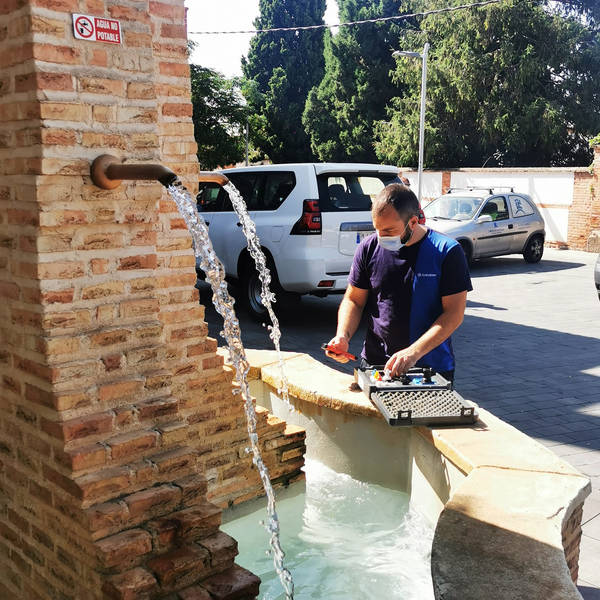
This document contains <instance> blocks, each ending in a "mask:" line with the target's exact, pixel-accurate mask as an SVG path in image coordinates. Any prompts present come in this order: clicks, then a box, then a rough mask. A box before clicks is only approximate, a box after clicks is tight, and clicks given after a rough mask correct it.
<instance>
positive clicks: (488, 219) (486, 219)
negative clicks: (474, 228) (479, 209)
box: [477, 215, 494, 223]
mask: <svg viewBox="0 0 600 600" xmlns="http://www.w3.org/2000/svg"><path fill="white" fill-rule="evenodd" d="M493 220H494V219H492V215H481V216H480V217H478V218H477V222H478V223H491V222H492V221H493Z"/></svg>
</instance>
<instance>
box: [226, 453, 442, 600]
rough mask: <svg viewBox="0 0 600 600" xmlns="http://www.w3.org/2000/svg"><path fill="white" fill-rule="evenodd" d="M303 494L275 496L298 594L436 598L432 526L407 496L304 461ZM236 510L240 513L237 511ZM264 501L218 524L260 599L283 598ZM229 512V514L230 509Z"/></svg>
mask: <svg viewBox="0 0 600 600" xmlns="http://www.w3.org/2000/svg"><path fill="white" fill-rule="evenodd" d="M305 469H306V494H302V493H300V494H296V495H292V494H287V496H291V497H284V498H278V500H277V512H278V514H279V518H280V520H281V522H283V523H285V528H284V529H282V531H281V538H282V546H283V547H284V548H285V552H286V565H287V567H288V568H289V569H290V571H291V572H292V573H293V575H294V585H295V597H296V598H297V599H298V600H302V599H304V598H314V599H318V600H325V599H327V600H331V599H340V600H341V599H345V600H354V599H356V600H369V599H374V600H375V599H376V600H379V599H381V600H396V599H398V600H400V599H401V600H430V599H431V600H433V591H432V584H431V575H430V552H431V541H432V538H433V527H432V526H431V525H430V524H429V523H428V522H427V521H426V520H425V519H424V518H423V517H421V516H420V515H419V514H417V513H416V512H414V511H412V510H410V509H409V506H408V502H409V498H408V495H407V494H405V493H403V492H398V491H394V490H390V489H387V488H383V487H381V486H378V485H373V484H369V483H364V482H361V481H357V480H356V479H352V477H350V476H349V475H344V474H340V473H336V472H335V471H333V470H331V469H329V468H328V467H326V466H324V465H322V464H321V463H319V462H317V461H315V460H307V461H306V467H305ZM232 514H235V511H233V513H232ZM264 514H265V511H264V508H261V509H258V510H256V511H255V512H252V513H250V514H248V515H246V516H244V517H241V518H238V519H235V520H233V521H230V522H229V523H226V524H225V525H223V526H222V527H221V529H222V530H223V531H226V532H227V533H228V534H229V535H231V536H233V537H234V538H235V539H236V540H237V541H238V546H239V550H240V554H239V556H238V557H237V559H236V562H237V563H238V564H239V565H241V566H243V567H245V568H246V569H249V570H250V571H252V572H253V573H255V574H256V575H258V576H259V577H260V578H261V580H262V584H261V587H260V594H259V598H261V599H263V600H280V599H282V598H284V595H283V593H282V591H281V585H280V584H279V581H278V579H277V575H276V573H275V572H274V570H273V561H272V559H271V558H270V557H269V556H268V555H266V554H265V552H264V545H265V532H264V529H263V528H262V527H261V525H259V521H260V520H261V519H263V518H264ZM230 516H231V515H230Z"/></svg>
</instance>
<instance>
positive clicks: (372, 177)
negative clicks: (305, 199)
mask: <svg viewBox="0 0 600 600" xmlns="http://www.w3.org/2000/svg"><path fill="white" fill-rule="evenodd" d="M317 182H318V185H319V207H320V209H321V211H322V212H346V211H369V210H371V202H372V200H373V198H375V196H376V195H377V194H378V193H379V192H380V191H381V190H382V189H383V188H384V187H385V186H386V185H389V184H390V183H402V182H401V181H400V180H399V179H398V177H397V176H396V175H391V174H386V173H323V174H322V175H319V176H318V177H317Z"/></svg>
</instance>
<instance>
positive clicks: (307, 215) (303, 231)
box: [290, 200, 321, 235]
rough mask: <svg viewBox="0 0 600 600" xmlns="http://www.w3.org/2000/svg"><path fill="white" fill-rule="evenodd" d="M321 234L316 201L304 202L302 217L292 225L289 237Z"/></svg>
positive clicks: (319, 210) (319, 214)
mask: <svg viewBox="0 0 600 600" xmlns="http://www.w3.org/2000/svg"><path fill="white" fill-rule="evenodd" d="M320 233H321V209H320V208H319V201H318V200H304V202H303V203H302V216H301V217H300V218H299V219H298V220H297V221H296V222H295V223H294V226H293V227H292V230H291V231H290V235H313V234H317V235H319V234H320Z"/></svg>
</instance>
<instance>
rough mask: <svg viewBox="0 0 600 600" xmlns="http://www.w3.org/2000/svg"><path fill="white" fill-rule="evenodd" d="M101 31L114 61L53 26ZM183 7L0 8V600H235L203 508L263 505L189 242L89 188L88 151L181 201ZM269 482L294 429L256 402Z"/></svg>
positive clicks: (248, 591) (159, 208)
mask: <svg viewBox="0 0 600 600" xmlns="http://www.w3.org/2000/svg"><path fill="white" fill-rule="evenodd" d="M74 12H81V13H85V14H93V15H98V16H106V17H111V18H116V19H119V20H120V23H121V27H122V33H123V39H124V42H123V44H122V45H121V46H113V45H110V44H101V43H91V42H85V41H80V40H74V39H73V33H72V21H71V14H72V13H74ZM186 42H187V40H186V27H185V9H184V5H183V0H161V1H154V0H119V2H115V1H114V0H6V1H4V2H2V3H0V340H1V342H2V343H1V344H0V408H1V410H0V482H1V490H0V529H1V531H2V535H1V538H0V550H1V552H0V573H1V574H2V577H0V597H2V598H27V599H29V598H31V599H36V598H53V599H54V598H61V599H69V598H73V599H79V598H86V599H87V598H89V599H90V600H93V599H95V598H115V599H142V598H163V597H164V598H167V597H168V598H177V597H179V598H181V599H185V598H207V599H208V598H212V599H213V600H217V599H220V600H227V599H228V598H240V599H242V600H243V599H244V598H254V597H255V596H256V595H257V593H258V580H257V578H256V577H254V576H253V575H252V574H250V573H248V572H247V571H245V570H243V569H241V567H238V566H236V565H235V563H234V557H235V555H236V553H237V545H236V542H235V540H233V539H231V538H229V537H228V536H226V535H225V534H224V533H222V532H220V530H219V525H220V519H221V509H222V508H223V507H225V506H227V505H230V504H236V503H239V502H242V501H244V500H247V499H250V498H253V497H256V496H257V495H260V494H261V493H262V488H261V485H260V479H259V477H258V475H257V473H256V472H255V470H254V469H253V466H252V461H251V459H250V458H249V456H248V455H247V454H246V452H245V448H246V446H247V445H248V442H247V434H246V423H245V417H244V413H243V410H242V404H241V402H240V400H239V396H237V395H234V394H233V392H234V391H235V386H232V373H231V371H230V370H229V369H228V368H227V367H225V366H224V365H223V360H222V358H221V357H220V356H218V355H217V354H216V342H215V340H213V339H211V338H210V337H208V336H207V326H206V323H205V321H204V307H203V306H201V305H199V304H198V297H197V291H196V290H195V289H194V287H193V286H194V283H195V273H194V259H193V256H192V254H191V241H190V237H189V235H188V234H187V232H186V231H185V230H184V229H182V228H181V226H180V219H179V215H178V213H177V210H176V207H175V205H174V203H173V202H172V201H170V200H169V199H168V197H167V195H166V193H165V192H164V190H163V189H162V187H161V186H160V185H159V184H155V183H152V182H128V183H123V184H122V185H121V186H120V187H119V188H117V189H115V190H112V191H107V190H101V189H99V188H97V187H95V186H94V185H93V184H92V183H91V181H90V178H89V176H88V174H89V165H90V162H91V161H92V160H93V159H94V158H95V157H96V156H97V155H99V154H101V153H110V154H115V155H117V156H121V157H125V158H126V159H127V160H131V161H136V162H144V161H153V162H161V163H164V164H166V165H168V166H169V167H171V168H172V169H173V170H174V171H176V172H177V173H178V174H179V175H180V176H181V178H182V180H183V181H184V183H186V185H187V186H188V187H189V188H190V189H191V190H194V189H195V187H196V181H195V177H194V174H195V173H196V172H197V170H198V165H197V162H196V156H195V151H196V145H195V142H194V138H193V126H192V122H191V118H190V115H191V107H190V101H189V96H190V87H189V69H188V66H187V49H186ZM259 434H260V439H261V443H262V445H263V448H264V451H265V456H264V459H265V463H266V464H267V466H268V467H269V469H270V473H271V477H272V479H273V481H274V483H275V484H276V485H284V484H286V483H287V482H289V481H293V480H295V479H297V478H300V477H302V473H301V471H300V467H301V466H302V464H303V450H304V432H303V431H302V430H298V429H295V428H292V427H287V426H286V424H285V423H283V422H282V421H280V420H278V419H276V418H274V417H272V416H271V415H269V414H268V413H267V412H266V411H264V410H260V409H259Z"/></svg>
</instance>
